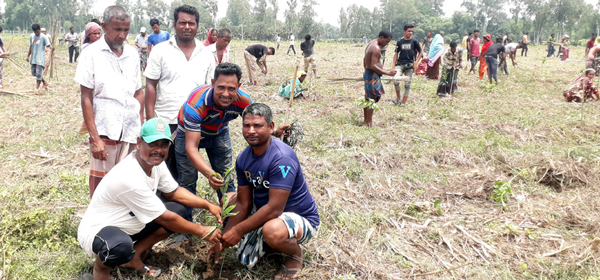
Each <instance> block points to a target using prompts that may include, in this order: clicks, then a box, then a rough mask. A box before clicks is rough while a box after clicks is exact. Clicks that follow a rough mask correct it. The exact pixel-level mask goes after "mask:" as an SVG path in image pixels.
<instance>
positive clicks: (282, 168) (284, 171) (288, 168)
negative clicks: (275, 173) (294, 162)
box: [279, 165, 290, 178]
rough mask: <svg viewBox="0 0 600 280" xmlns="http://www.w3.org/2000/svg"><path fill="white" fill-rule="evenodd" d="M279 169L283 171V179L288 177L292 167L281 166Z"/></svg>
mask: <svg viewBox="0 0 600 280" xmlns="http://www.w3.org/2000/svg"><path fill="white" fill-rule="evenodd" d="M285 167H287V170H285ZM279 168H280V169H281V175H283V178H285V177H287V175H288V172H290V167H289V166H283V165H282V166H279Z"/></svg>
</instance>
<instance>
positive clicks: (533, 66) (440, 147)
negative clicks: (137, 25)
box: [0, 36, 600, 279]
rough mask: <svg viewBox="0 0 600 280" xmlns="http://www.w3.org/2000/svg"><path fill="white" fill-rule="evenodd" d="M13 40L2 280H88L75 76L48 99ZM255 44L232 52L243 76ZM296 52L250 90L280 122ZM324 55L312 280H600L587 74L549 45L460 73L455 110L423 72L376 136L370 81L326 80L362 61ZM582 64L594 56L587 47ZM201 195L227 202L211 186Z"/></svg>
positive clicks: (309, 257) (308, 167) (599, 110)
mask: <svg viewBox="0 0 600 280" xmlns="http://www.w3.org/2000/svg"><path fill="white" fill-rule="evenodd" d="M2 39H3V40H4V42H5V43H6V44H7V45H9V44H10V45H9V51H11V52H18V54H16V56H14V57H13V58H14V61H15V62H16V63H18V64H19V65H20V66H21V67H23V68H25V70H26V71H24V73H21V71H22V70H20V69H19V68H17V67H16V66H15V65H14V64H13V63H12V62H9V61H5V62H4V82H3V85H4V88H3V90H5V91H13V92H18V93H22V94H24V95H26V96H15V95H10V94H9V95H2V96H0V100H1V101H0V120H2V122H1V124H0V130H1V131H2V133H0V162H1V164H2V168H1V169H0V207H1V209H0V279H2V278H3V277H4V278H7V279H76V278H77V277H78V276H79V275H81V274H82V273H85V272H89V271H91V264H92V261H93V260H92V259H91V258H88V257H87V256H86V255H85V253H84V252H83V250H81V249H80V248H79V245H78V244H77V241H76V239H75V237H76V232H77V226H78V224H79V220H80V218H79V217H78V215H80V214H82V213H83V212H84V211H85V209H86V207H87V203H88V202H89V199H88V187H87V172H88V167H89V162H88V146H87V144H86V141H87V139H86V137H85V136H80V135H78V134H77V130H78V128H79V125H80V123H81V120H82V116H81V109H80V104H79V86H78V85H77V84H76V83H75V82H74V81H73V76H74V72H75V67H76V66H75V64H69V63H68V57H67V50H66V47H59V49H58V51H57V56H56V60H57V64H56V66H57V74H58V76H57V78H53V79H50V83H51V87H50V90H49V91H47V92H46V91H39V92H37V91H32V89H33V88H34V79H33V77H31V76H29V75H27V72H28V71H27V70H28V69H29V67H28V65H27V64H26V62H25V56H26V53H27V52H26V51H27V39H26V37H24V36H15V37H14V38H12V37H11V36H3V37H2ZM249 44H250V42H245V43H241V42H233V43H232V47H233V50H234V57H233V60H234V62H236V63H238V64H240V65H241V66H242V67H243V69H244V73H245V72H246V71H245V66H244V65H243V48H244V47H245V46H246V45H249ZM267 45H274V44H273V43H272V42H270V43H268V44H267ZM284 45H285V44H284ZM285 50H286V48H282V49H280V52H278V53H277V54H276V55H275V56H273V57H269V58H268V66H269V69H270V71H269V74H268V75H266V76H261V77H262V79H263V84H266V85H265V86H261V87H249V88H248V91H249V92H250V94H251V95H252V98H253V100H254V101H255V102H265V103H267V104H268V105H270V106H271V107H272V108H273V109H274V112H275V114H276V116H275V121H276V123H277V124H279V123H281V122H283V120H284V118H285V113H286V110H287V102H286V101H284V100H283V99H282V98H280V97H279V96H278V95H277V93H276V92H277V88H278V86H279V85H280V84H281V82H283V81H284V79H286V78H287V77H289V76H291V75H292V72H293V69H294V67H295V61H296V59H297V58H295V57H293V56H287V55H285V53H284V52H285ZM315 51H316V55H317V56H318V60H317V63H318V71H319V75H320V76H321V78H320V79H313V78H311V79H308V80H307V81H306V82H305V84H308V85H309V86H310V94H309V97H308V98H307V99H300V100H297V101H295V102H294V106H293V109H292V116H293V117H292V118H293V119H294V120H298V121H299V122H301V123H302V125H303V127H304V132H305V133H306V135H305V137H304V141H303V142H302V143H300V145H299V146H298V147H297V149H296V152H297V154H298V157H299V159H300V162H301V163H302V167H303V170H304V175H305V177H306V179H307V181H308V184H309V186H310V187H311V193H312V195H313V197H314V198H315V200H316V202H317V204H318V207H319V212H320V215H321V223H322V224H321V231H320V236H319V237H318V238H317V239H315V240H313V241H311V242H310V243H309V244H308V245H307V246H305V249H306V254H305V263H304V264H305V268H304V270H303V272H302V278H303V279H529V278H531V279H599V278H600V269H599V268H598V266H597V260H598V257H600V252H599V251H598V250H599V248H598V247H599V245H600V215H599V214H598V212H599V211H600V198H599V195H598V187H599V185H600V178H599V176H598V171H599V168H600V146H599V145H600V141H599V140H600V137H599V136H600V121H599V120H600V107H599V106H600V103H597V102H591V103H586V104H584V105H583V106H582V105H580V104H570V103H566V102H565V101H564V99H563V98H562V90H564V88H565V87H566V85H567V84H568V82H569V81H570V80H571V79H573V78H575V77H577V76H578V75H579V74H581V72H582V71H583V62H569V61H568V62H560V61H559V60H558V59H556V58H549V59H546V58H545V47H544V46H536V47H531V49H530V53H529V56H528V57H521V56H518V57H517V61H518V63H519V66H518V67H512V66H510V68H509V71H510V76H508V77H505V76H501V77H500V83H499V85H498V86H490V85H488V84H487V82H486V81H480V80H479V79H478V78H476V77H475V76H474V75H466V71H463V72H462V73H461V74H460V77H459V87H460V88H459V91H458V92H456V96H455V98H454V99H441V100H440V99H438V98H436V97H434V94H435V89H436V87H437V83H436V82H435V81H429V80H426V79H424V78H423V77H417V78H416V79H414V80H413V87H412V94H411V96H410V99H409V104H408V106H407V107H404V108H401V107H398V106H395V105H393V104H392V102H391V100H392V98H395V94H394V93H393V85H392V84H385V89H386V91H387V94H386V95H385V96H384V98H383V99H382V101H381V102H380V103H379V107H380V109H379V111H377V112H376V113H375V116H374V120H375V121H376V127H374V128H372V129H368V128H365V127H359V126H358V125H357V124H359V123H360V122H361V121H362V109H360V108H358V107H356V105H355V102H354V99H356V98H358V97H361V96H362V95H363V89H362V88H363V85H362V83H361V82H345V83H332V82H328V80H327V79H328V78H339V77H360V76H361V74H362V55H363V53H364V49H363V48H362V47H356V46H352V45H349V44H336V43H325V42H317V45H316V46H315ZM571 54H572V58H571V59H570V60H571V61H573V60H581V59H583V48H581V47H580V48H573V50H572V51H571ZM392 55H393V53H388V57H387V62H386V66H388V67H389V66H390V64H391V58H392ZM244 75H245V74H244ZM240 123H241V122H240V121H239V120H235V121H233V122H232V127H231V132H232V135H231V136H232V140H233V143H234V144H233V147H234V154H237V153H239V152H240V151H241V150H242V149H243V148H245V146H246V144H245V141H244V140H243V138H242V135H241V125H240ZM198 188H199V193H200V194H201V195H203V196H205V197H207V198H208V199H211V200H213V201H214V200H215V199H216V196H215V195H214V194H213V193H212V192H209V191H208V190H207V183H206V182H205V181H204V180H202V181H200V182H199V185H198ZM502 201H504V206H503V203H502ZM199 219H200V220H204V218H203V215H202V214H201V215H199ZM205 250H206V244H205V243H203V242H201V241H198V240H195V239H194V240H191V241H186V242H185V243H181V244H179V245H174V246H173V245H171V246H170V245H168V244H167V243H162V244H160V245H158V246H157V247H156V248H155V250H154V252H152V253H150V254H149V255H148V256H145V258H146V262H147V263H148V264H151V265H158V266H160V267H161V268H162V269H163V271H164V273H163V276H161V279H198V278H200V279H206V278H211V279H212V278H216V277H218V274H219V272H220V271H221V267H220V266H218V267H208V266H207V265H206V263H205V262H204V260H203V259H204V255H203V252H204V251H205ZM224 263H225V265H224V267H223V271H222V274H221V276H222V277H225V278H229V279H269V278H271V277H272V275H273V274H274V273H275V272H276V270H277V269H278V267H279V265H280V262H279V261H278V260H277V258H272V259H266V260H264V261H263V262H261V263H260V264H259V265H258V267H257V268H255V269H253V270H250V271H249V270H246V269H245V268H243V267H242V266H240V265H239V264H237V263H236V261H235V260H234V256H233V250H229V251H227V252H226V254H225V260H224ZM114 276H115V279H128V278H131V279H135V277H133V276H128V275H124V274H122V273H121V271H115V274H114Z"/></svg>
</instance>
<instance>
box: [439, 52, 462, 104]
mask: <svg viewBox="0 0 600 280" xmlns="http://www.w3.org/2000/svg"><path fill="white" fill-rule="evenodd" d="M462 52H463V50H462V48H460V47H457V46H456V42H451V43H450V48H449V49H448V50H447V51H446V54H444V67H443V70H442V76H441V77H440V84H439V85H438V88H437V94H438V96H440V97H446V96H448V95H449V94H454V92H456V90H458V86H457V85H456V81H458V69H460V67H461V64H462Z"/></svg>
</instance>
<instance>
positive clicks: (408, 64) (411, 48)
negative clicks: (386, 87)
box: [393, 24, 423, 106]
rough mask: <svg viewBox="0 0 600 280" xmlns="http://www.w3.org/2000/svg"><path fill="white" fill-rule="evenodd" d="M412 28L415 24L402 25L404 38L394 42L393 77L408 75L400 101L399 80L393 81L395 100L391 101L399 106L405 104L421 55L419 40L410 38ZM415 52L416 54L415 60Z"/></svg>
mask: <svg viewBox="0 0 600 280" xmlns="http://www.w3.org/2000/svg"><path fill="white" fill-rule="evenodd" d="M414 28H415V26H414V25H412V24H406V25H404V38H402V39H400V40H398V42H397V43H396V54H394V65H396V66H395V69H396V76H395V77H394V78H398V77H399V76H408V77H409V80H408V81H405V82H404V96H403V97H402V101H400V81H394V88H395V89H396V100H394V101H393V102H394V103H395V104H400V106H405V105H406V100H407V99H408V94H409V93H410V82H411V80H412V75H413V72H414V70H415V67H416V66H417V65H418V64H419V61H420V60H421V57H422V56H423V52H422V51H421V46H420V45H419V42H418V41H417V40H415V39H413V38H412V34H413V30H414ZM415 54H417V55H416V57H417V59H416V60H415Z"/></svg>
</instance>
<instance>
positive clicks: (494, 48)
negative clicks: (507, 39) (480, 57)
mask: <svg viewBox="0 0 600 280" xmlns="http://www.w3.org/2000/svg"><path fill="white" fill-rule="evenodd" d="M500 54H501V55H502V56H501V61H500V63H505V62H506V61H505V59H506V55H505V50H504V45H502V39H501V38H496V43H495V44H493V45H491V46H490V47H489V48H488V50H487V52H486V53H485V63H487V66H488V78H489V79H490V84H491V83H492V78H494V80H495V81H496V84H498V55H500Z"/></svg>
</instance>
